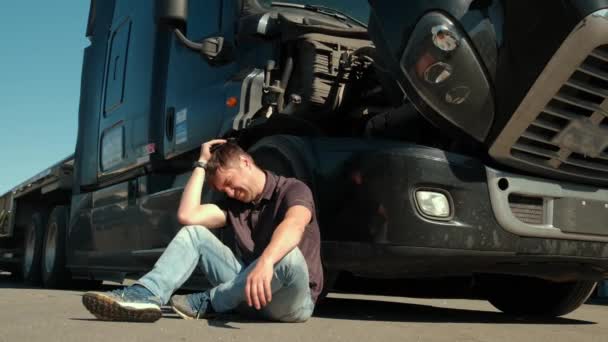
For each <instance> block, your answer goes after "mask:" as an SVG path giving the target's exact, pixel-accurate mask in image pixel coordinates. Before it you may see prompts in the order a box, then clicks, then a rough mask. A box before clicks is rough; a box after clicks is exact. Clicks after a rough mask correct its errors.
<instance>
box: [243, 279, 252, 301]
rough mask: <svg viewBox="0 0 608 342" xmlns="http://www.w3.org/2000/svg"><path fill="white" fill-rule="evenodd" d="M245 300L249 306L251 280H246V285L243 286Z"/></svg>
mask: <svg viewBox="0 0 608 342" xmlns="http://www.w3.org/2000/svg"><path fill="white" fill-rule="evenodd" d="M245 298H247V305H249V306H251V305H252V303H253V301H252V300H251V280H250V279H247V285H245Z"/></svg>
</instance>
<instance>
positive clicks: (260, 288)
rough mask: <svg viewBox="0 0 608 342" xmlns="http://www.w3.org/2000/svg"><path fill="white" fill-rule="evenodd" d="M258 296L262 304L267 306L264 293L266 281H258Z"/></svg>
mask: <svg viewBox="0 0 608 342" xmlns="http://www.w3.org/2000/svg"><path fill="white" fill-rule="evenodd" d="M258 298H259V300H260V305H261V306H266V304H267V303H266V295H265V294H264V283H263V282H259V283H258Z"/></svg>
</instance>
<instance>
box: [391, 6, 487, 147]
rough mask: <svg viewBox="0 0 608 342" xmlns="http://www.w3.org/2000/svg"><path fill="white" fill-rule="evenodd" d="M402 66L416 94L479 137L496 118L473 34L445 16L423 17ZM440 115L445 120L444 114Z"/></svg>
mask: <svg viewBox="0 0 608 342" xmlns="http://www.w3.org/2000/svg"><path fill="white" fill-rule="evenodd" d="M401 69H402V71H403V72H404V73H405V76H406V78H407V80H408V82H409V83H410V85H411V86H412V87H413V88H414V90H415V93H416V94H408V95H410V96H412V95H414V96H418V97H419V100H421V101H423V102H424V103H425V104H426V105H428V107H430V109H431V110H432V111H434V113H426V112H423V113H422V114H423V115H426V116H427V117H429V119H431V120H433V121H435V120H436V119H435V117H434V116H437V115H439V116H440V117H442V118H443V119H445V120H447V121H449V122H450V123H451V124H452V125H454V126H456V127H458V128H460V129H462V130H463V131H465V132H466V133H468V134H470V135H471V136H473V137H474V138H476V139H477V140H479V141H483V140H484V139H485V137H486V135H487V134H488V131H489V129H490V126H491V124H492V121H493V120H494V99H493V96H492V92H491V88H490V82H489V81H488V78H487V76H486V71H485V69H484V67H483V66H482V64H481V62H480V59H479V58H478V57H477V54H476V52H475V50H474V48H473V45H472V44H471V43H470V42H469V38H468V36H467V35H466V34H465V33H463V31H462V30H461V29H460V27H458V26H457V25H455V24H454V23H453V22H452V20H451V19H450V18H449V17H447V16H446V15H444V14H442V13H439V12H430V13H428V14H426V15H425V16H424V17H422V18H421V19H420V20H419V21H418V23H417V24H416V27H415V28H414V30H413V32H412V34H411V35H410V39H409V42H408V44H407V46H406V48H405V50H404V53H403V56H402V58H401ZM440 120H441V119H440Z"/></svg>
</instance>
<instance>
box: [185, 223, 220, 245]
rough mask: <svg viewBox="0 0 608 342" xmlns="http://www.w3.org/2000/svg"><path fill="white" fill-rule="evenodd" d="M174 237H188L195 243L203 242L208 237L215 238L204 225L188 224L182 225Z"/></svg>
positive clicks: (207, 239)
mask: <svg viewBox="0 0 608 342" xmlns="http://www.w3.org/2000/svg"><path fill="white" fill-rule="evenodd" d="M176 238H181V239H188V240H190V241H192V243H193V244H195V245H200V244H204V243H205V242H208V241H209V240H210V239H215V238H216V237H215V235H213V233H212V232H211V231H210V230H209V229H208V228H207V227H205V226H200V225H190V226H183V227H182V228H181V229H180V230H179V232H178V233H177V236H176Z"/></svg>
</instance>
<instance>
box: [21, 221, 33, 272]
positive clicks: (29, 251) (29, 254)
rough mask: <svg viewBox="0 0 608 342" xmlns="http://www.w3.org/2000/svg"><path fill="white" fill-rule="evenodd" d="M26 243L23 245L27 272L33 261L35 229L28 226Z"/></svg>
mask: <svg viewBox="0 0 608 342" xmlns="http://www.w3.org/2000/svg"><path fill="white" fill-rule="evenodd" d="M26 241H27V244H26V245H25V255H24V256H23V257H24V258H25V270H24V271H25V273H26V274H27V273H29V272H30V270H31V269H32V266H33V265H32V264H33V262H34V247H35V244H36V231H35V228H34V227H30V230H29V231H28V233H27V240H26Z"/></svg>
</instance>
